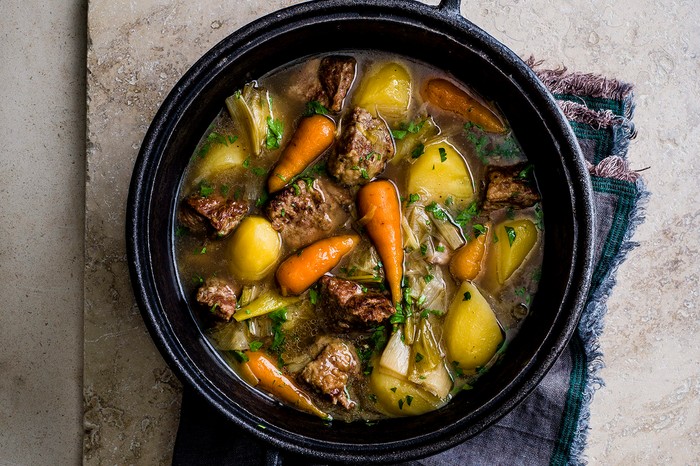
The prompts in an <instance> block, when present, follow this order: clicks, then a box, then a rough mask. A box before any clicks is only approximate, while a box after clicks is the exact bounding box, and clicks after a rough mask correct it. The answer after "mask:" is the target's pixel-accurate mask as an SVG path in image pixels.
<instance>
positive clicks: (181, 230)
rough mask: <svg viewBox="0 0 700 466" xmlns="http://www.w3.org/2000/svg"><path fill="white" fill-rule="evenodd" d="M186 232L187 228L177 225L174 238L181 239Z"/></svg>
mask: <svg viewBox="0 0 700 466" xmlns="http://www.w3.org/2000/svg"><path fill="white" fill-rule="evenodd" d="M188 231H190V230H189V228H187V227H185V226H182V225H178V226H177V228H176V229H175V236H177V237H178V238H182V237H183V236H185V235H186V234H187V232H188Z"/></svg>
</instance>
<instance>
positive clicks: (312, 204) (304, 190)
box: [266, 179, 352, 249]
mask: <svg viewBox="0 0 700 466" xmlns="http://www.w3.org/2000/svg"><path fill="white" fill-rule="evenodd" d="M309 183H310V184H311V186H309ZM351 204H352V198H351V197H350V194H349V193H348V192H347V191H346V190H345V189H342V188H339V187H338V186H335V185H334V184H333V183H332V182H331V181H330V180H328V179H316V180H313V182H307V181H306V180H301V179H299V180H297V181H296V182H294V183H293V184H291V185H290V186H287V187H286V188H284V189H282V190H281V191H278V192H277V193H276V194H275V196H274V197H273V198H272V199H270V202H269V203H268V204H267V208H266V214H267V217H268V218H269V219H270V222H272V227H273V228H274V229H275V230H277V231H279V232H280V233H281V234H282V240H283V241H284V242H285V243H286V244H287V245H288V246H289V247H291V248H292V249H298V248H301V247H303V246H306V245H307V244H311V243H313V242H314V241H317V240H319V239H321V238H324V237H326V236H328V235H329V234H330V233H331V232H332V231H333V230H334V229H336V228H337V227H339V226H341V225H343V224H344V223H345V222H346V221H347V220H348V218H349V212H350V207H351Z"/></svg>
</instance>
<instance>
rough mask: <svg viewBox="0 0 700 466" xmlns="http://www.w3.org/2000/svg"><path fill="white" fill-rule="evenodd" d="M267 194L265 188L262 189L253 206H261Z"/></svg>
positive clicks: (265, 200)
mask: <svg viewBox="0 0 700 466" xmlns="http://www.w3.org/2000/svg"><path fill="white" fill-rule="evenodd" d="M268 196H269V194H268V193H267V189H263V191H262V193H260V196H259V197H258V198H257V199H256V200H255V207H262V206H263V204H265V202H267V198H268Z"/></svg>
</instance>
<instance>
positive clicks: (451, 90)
mask: <svg viewBox="0 0 700 466" xmlns="http://www.w3.org/2000/svg"><path fill="white" fill-rule="evenodd" d="M421 94H422V95H423V98H424V99H425V100H427V101H428V102H430V103H431V104H433V105H437V106H438V107H440V108H441V109H443V110H447V111H450V112H454V113H457V114H458V115H460V116H462V117H464V118H465V119H466V120H467V121H471V122H472V123H475V124H477V125H479V126H480V127H481V128H483V130H484V131H486V132H488V133H503V132H505V131H506V127H505V126H504V124H503V122H502V121H501V119H500V118H498V116H497V115H496V114H495V113H494V112H493V111H492V110H490V109H489V108H487V107H485V106H484V105H482V104H481V103H480V102H479V101H478V100H476V99H475V98H473V97H472V96H470V95H469V94H467V93H466V92H465V91H463V90H462V89H460V88H459V87H457V86H455V85H454V84H452V83H451V82H450V81H447V80H445V79H431V80H430V81H428V83H427V84H426V85H425V86H424V87H423V92H422V93H421Z"/></svg>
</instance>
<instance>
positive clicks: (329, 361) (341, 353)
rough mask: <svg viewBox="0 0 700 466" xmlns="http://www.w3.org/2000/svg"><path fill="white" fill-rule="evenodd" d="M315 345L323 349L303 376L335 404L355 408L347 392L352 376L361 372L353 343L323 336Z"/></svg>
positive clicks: (303, 372) (302, 373)
mask: <svg viewBox="0 0 700 466" xmlns="http://www.w3.org/2000/svg"><path fill="white" fill-rule="evenodd" d="M314 346H315V347H317V348H318V347H322V348H323V349H322V350H321V351H320V353H319V354H318V356H316V359H314V360H313V361H311V362H310V363H309V364H307V365H306V367H304V369H303V370H302V371H301V378H302V379H303V380H304V381H305V382H306V383H308V384H309V385H311V386H312V387H314V388H315V389H316V390H318V391H319V392H321V393H324V394H326V395H329V396H330V397H331V400H333V404H337V403H338V402H339V403H340V404H341V405H342V406H343V407H344V408H345V409H352V408H354V407H355V402H354V401H352V400H349V399H348V396H347V393H346V386H347V384H348V380H349V378H350V376H351V375H356V374H358V373H359V366H358V364H357V356H356V355H355V350H354V348H353V346H352V344H350V343H345V342H344V341H342V340H338V339H331V338H327V337H321V338H319V339H318V341H317V342H316V343H315V345H314ZM312 349H313V348H312Z"/></svg>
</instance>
